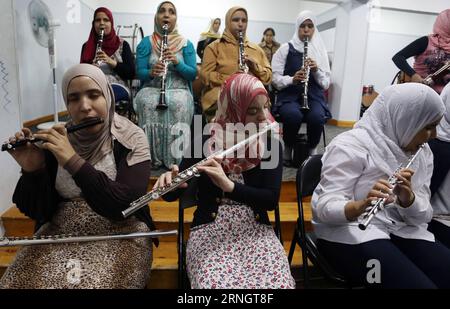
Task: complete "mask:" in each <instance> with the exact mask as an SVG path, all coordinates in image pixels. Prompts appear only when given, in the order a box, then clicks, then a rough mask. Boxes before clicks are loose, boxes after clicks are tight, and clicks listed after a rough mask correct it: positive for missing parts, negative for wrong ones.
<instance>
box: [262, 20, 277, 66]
mask: <svg viewBox="0 0 450 309" xmlns="http://www.w3.org/2000/svg"><path fill="white" fill-rule="evenodd" d="M274 37H275V30H273V28H267V29H266V30H264V33H263V37H262V39H261V43H259V47H261V48H262V50H263V51H264V52H265V53H266V57H267V60H268V61H269V63H272V57H273V55H274V54H275V53H276V52H277V50H278V48H280V43H278V42H277V41H275V39H274Z"/></svg>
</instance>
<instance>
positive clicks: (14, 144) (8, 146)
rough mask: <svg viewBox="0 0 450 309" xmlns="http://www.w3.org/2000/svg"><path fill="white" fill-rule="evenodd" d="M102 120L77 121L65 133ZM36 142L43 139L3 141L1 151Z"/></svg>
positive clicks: (93, 124) (96, 118) (90, 125)
mask: <svg viewBox="0 0 450 309" xmlns="http://www.w3.org/2000/svg"><path fill="white" fill-rule="evenodd" d="M103 122H104V120H103V119H102V118H98V117H95V118H91V119H89V120H86V121H83V122H82V123H79V124H77V125H74V126H71V127H68V128H66V129H67V133H73V132H76V131H79V130H82V129H85V128H88V127H92V126H95V125H97V124H100V123H103ZM37 142H43V140H41V139H39V138H34V137H31V138H26V139H22V140H20V141H16V142H12V143H5V144H3V145H2V151H8V150H13V149H16V148H18V147H22V146H26V145H27V144H28V143H31V144H34V143H37Z"/></svg>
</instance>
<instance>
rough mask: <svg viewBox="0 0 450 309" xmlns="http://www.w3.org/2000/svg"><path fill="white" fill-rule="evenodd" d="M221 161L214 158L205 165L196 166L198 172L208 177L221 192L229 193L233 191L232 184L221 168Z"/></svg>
mask: <svg viewBox="0 0 450 309" xmlns="http://www.w3.org/2000/svg"><path fill="white" fill-rule="evenodd" d="M221 163H222V159H220V158H214V159H211V160H208V161H206V162H205V164H203V165H201V166H198V167H197V169H198V171H199V172H204V173H206V175H208V176H209V178H210V179H211V181H212V182H213V183H214V184H215V185H216V186H217V187H219V188H220V189H222V191H223V192H226V193H230V192H233V190H234V182H232V181H231V180H230V179H229V178H228V177H227V175H226V174H225V172H224V171H223V168H222V165H221Z"/></svg>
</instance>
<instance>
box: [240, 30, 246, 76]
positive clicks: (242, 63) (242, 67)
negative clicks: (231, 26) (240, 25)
mask: <svg viewBox="0 0 450 309" xmlns="http://www.w3.org/2000/svg"><path fill="white" fill-rule="evenodd" d="M238 36H239V70H241V71H242V72H244V73H245V74H247V73H248V65H247V64H246V63H245V49H244V33H243V32H242V31H239V33H238Z"/></svg>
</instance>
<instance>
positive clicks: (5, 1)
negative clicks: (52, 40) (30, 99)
mask: <svg viewBox="0 0 450 309" xmlns="http://www.w3.org/2000/svg"><path fill="white" fill-rule="evenodd" d="M12 2H13V0H2V1H0V12H1V18H0V37H1V38H2V48H0V132H1V136H0V143H3V142H4V141H5V140H6V139H7V138H8V136H10V135H13V133H14V132H17V131H18V130H19V128H20V126H21V125H20V124H21V120H20V119H21V117H20V102H19V95H18V93H19V83H18V80H19V79H18V76H17V72H18V70H17V61H16V54H15V50H16V48H15V36H14V33H15V31H14V20H13V16H14V11H13V7H12ZM0 170H1V174H0V214H1V213H3V212H4V211H5V210H6V209H8V208H9V207H11V205H12V202H11V198H12V194H13V191H14V187H15V185H16V182H17V180H18V179H19V171H20V169H19V166H18V165H17V163H16V162H15V161H14V160H13V159H12V157H11V156H10V155H8V154H7V153H6V152H2V153H0ZM3 234H4V231H3V227H2V224H1V222H0V235H3Z"/></svg>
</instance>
